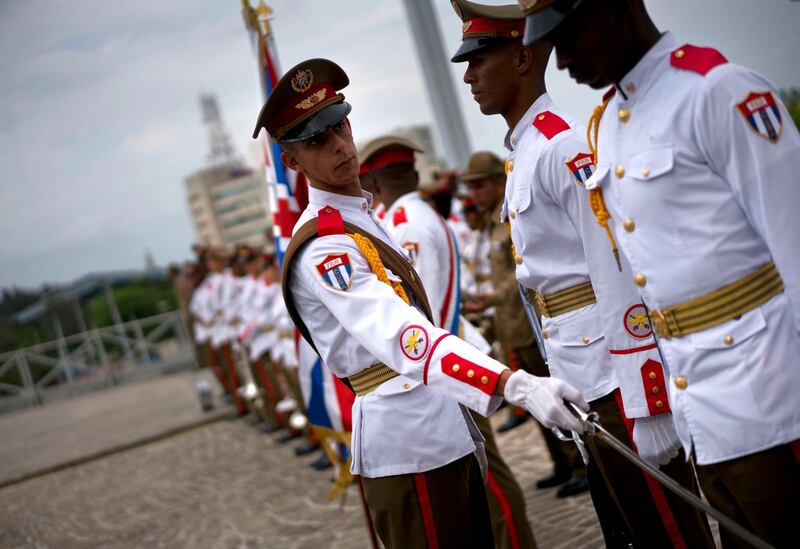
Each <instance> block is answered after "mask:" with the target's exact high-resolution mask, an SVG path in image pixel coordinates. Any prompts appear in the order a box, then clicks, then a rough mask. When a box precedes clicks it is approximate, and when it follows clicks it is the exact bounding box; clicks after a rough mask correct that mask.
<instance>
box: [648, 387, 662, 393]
mask: <svg viewBox="0 0 800 549" xmlns="http://www.w3.org/2000/svg"><path fill="white" fill-rule="evenodd" d="M650 392H651V393H653V394H654V395H657V394H658V393H660V392H661V389H659V388H658V387H653V388H652V389H650Z"/></svg>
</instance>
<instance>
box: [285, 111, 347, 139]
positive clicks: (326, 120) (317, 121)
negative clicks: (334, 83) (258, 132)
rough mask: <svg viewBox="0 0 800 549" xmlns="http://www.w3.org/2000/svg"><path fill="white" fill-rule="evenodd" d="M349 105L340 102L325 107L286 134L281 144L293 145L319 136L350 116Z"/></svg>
mask: <svg viewBox="0 0 800 549" xmlns="http://www.w3.org/2000/svg"><path fill="white" fill-rule="evenodd" d="M351 108H352V107H350V103H348V102H347V101H342V102H341V103H334V104H333V105H330V106H328V107H325V108H324V109H322V110H321V111H319V112H318V113H317V114H315V115H314V116H312V117H311V118H309V119H308V120H306V121H305V122H303V123H302V124H299V125H297V126H295V127H294V128H292V129H291V130H289V131H288V132H286V134H285V135H284V136H283V137H282V138H281V139H280V141H281V142H282V143H293V142H296V141H304V140H306V139H309V138H311V137H314V136H315V135H319V134H321V133H322V132H324V131H325V130H327V129H329V128H330V127H331V126H334V125H336V124H338V123H339V122H341V121H342V120H344V119H345V117H346V116H347V115H348V114H350V109H351Z"/></svg>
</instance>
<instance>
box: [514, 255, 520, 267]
mask: <svg viewBox="0 0 800 549" xmlns="http://www.w3.org/2000/svg"><path fill="white" fill-rule="evenodd" d="M514 263H516V264H517V265H522V256H521V255H515V256H514Z"/></svg>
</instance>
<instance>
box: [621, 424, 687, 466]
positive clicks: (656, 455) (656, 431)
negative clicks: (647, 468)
mask: <svg viewBox="0 0 800 549" xmlns="http://www.w3.org/2000/svg"><path fill="white" fill-rule="evenodd" d="M633 443H634V444H636V450H637V451H638V453H639V457H641V458H642V459H643V460H645V461H646V462H648V463H650V464H651V465H666V464H667V463H669V462H670V461H672V459H673V458H675V457H676V456H677V455H678V450H680V447H681V442H680V440H679V439H678V433H677V431H675V423H673V421H672V414H659V415H657V416H650V417H637V418H636V419H634V420H633Z"/></svg>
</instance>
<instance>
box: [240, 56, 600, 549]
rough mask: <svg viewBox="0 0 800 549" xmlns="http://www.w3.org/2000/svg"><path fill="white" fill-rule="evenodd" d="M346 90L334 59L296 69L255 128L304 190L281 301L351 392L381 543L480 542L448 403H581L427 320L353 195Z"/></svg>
mask: <svg viewBox="0 0 800 549" xmlns="http://www.w3.org/2000/svg"><path fill="white" fill-rule="evenodd" d="M348 83H349V80H348V78H347V75H346V74H345V73H344V71H342V69H341V68H339V67H338V66H337V65H336V64H335V63H332V62H331V61H327V60H324V59H312V60H309V61H304V62H302V63H300V64H299V65H297V66H295V67H293V68H291V69H289V70H288V71H287V73H286V75H285V76H284V77H283V78H282V79H281V80H280V82H279V83H278V84H277V86H276V87H275V89H274V91H273V92H272V94H271V95H270V98H269V100H268V101H267V103H266V104H265V105H264V107H263V108H262V110H261V113H260V114H259V119H258V122H257V124H256V131H255V135H257V134H258V131H259V130H260V129H261V128H262V127H266V129H267V131H268V132H269V134H270V135H271V136H272V138H273V139H275V140H276V141H278V142H279V143H280V144H281V146H282V147H283V149H284V150H283V154H282V159H283V161H284V164H285V165H287V166H289V167H290V168H291V169H294V170H296V171H303V172H304V173H305V175H306V177H307V178H308V180H309V185H310V186H309V206H308V208H307V209H306V210H305V212H304V213H303V214H302V216H301V218H300V221H299V222H298V225H297V226H296V227H295V233H294V236H293V239H292V242H291V243H290V245H289V250H287V255H286V259H285V262H284V271H283V273H284V280H285V286H284V294H285V296H286V297H287V299H288V300H291V301H290V302H288V303H287V306H288V307H289V310H290V312H292V315H293V319H294V320H295V322H296V324H297V326H298V328H299V329H300V330H301V333H303V335H304V337H306V338H307V339H308V341H309V343H311V344H312V345H313V346H314V347H315V348H316V350H317V351H318V352H319V354H320V356H321V358H322V359H323V362H324V363H325V365H326V366H327V367H329V368H330V369H331V370H332V371H333V372H334V373H335V374H336V375H338V376H339V377H341V378H346V379H347V380H348V382H349V383H350V385H351V386H352V387H353V388H354V390H355V392H356V394H357V395H358V396H357V397H356V400H355V404H354V406H353V432H352V453H353V459H352V472H353V473H354V474H357V475H361V476H362V477H363V487H364V493H365V499H366V503H367V505H368V507H369V509H370V513H371V515H372V518H373V522H374V525H375V528H376V530H377V532H378V535H379V536H380V537H381V539H382V541H383V542H384V545H385V546H387V547H420V546H425V544H428V545H429V546H430V545H433V546H436V545H446V546H458V547H487V546H491V544H492V534H491V525H490V521H489V513H488V509H487V505H486V496H485V492H484V489H483V486H482V482H481V478H480V473H479V469H478V462H477V461H476V460H475V458H474V457H473V453H474V452H475V450H476V441H477V442H480V440H479V438H478V439H476V438H475V431H474V425H471V421H469V415H468V414H465V413H464V412H463V410H462V408H461V406H460V405H459V404H458V402H461V403H463V404H464V405H466V406H469V407H470V408H472V409H473V410H475V411H477V412H479V413H481V414H484V415H486V414H489V413H491V412H493V411H494V410H495V409H496V408H497V406H498V405H499V404H500V400H501V398H502V397H503V396H505V398H506V399H507V400H509V401H511V402H512V403H515V404H518V405H522V406H525V407H526V408H527V409H528V410H529V411H530V412H531V413H532V414H533V415H534V416H535V417H537V419H539V420H540V421H542V422H543V423H545V424H546V425H562V426H565V427H570V426H571V427H577V428H578V429H580V426H579V425H578V424H577V422H576V421H575V419H574V417H573V416H571V414H570V413H569V412H568V411H567V409H566V407H565V406H564V404H563V399H565V398H566V399H568V400H570V401H574V402H576V403H577V404H578V405H579V406H582V407H585V406H586V403H585V401H584V400H583V398H582V397H581V396H580V394H579V393H578V391H576V390H575V389H574V388H572V387H571V386H569V385H568V384H566V383H564V382H562V381H560V380H555V379H547V378H537V377H535V376H531V375H529V374H527V373H525V372H515V373H514V374H513V375H511V373H510V371H509V370H508V369H507V368H506V367H505V366H503V365H502V364H500V363H499V362H497V361H495V360H493V359H491V358H489V357H488V356H486V355H484V354H482V353H481V352H479V351H477V350H476V349H475V348H474V347H472V346H470V345H469V344H467V343H465V342H464V341H462V340H460V339H459V338H457V337H455V336H453V335H451V334H450V333H449V332H448V331H447V330H445V329H442V328H437V327H436V326H435V325H434V324H433V323H432V322H431V319H432V318H433V315H432V314H431V313H430V307H429V306H428V305H427V299H426V297H425V291H424V288H422V286H421V284H420V283H419V277H418V275H417V274H416V273H414V271H413V269H412V268H411V267H410V265H409V264H408V263H407V262H406V260H405V259H404V258H403V256H402V255H401V253H400V252H399V246H398V245H396V243H395V242H394V241H393V239H392V238H391V237H390V235H389V234H388V233H387V232H386V231H385V229H384V228H383V227H381V225H380V223H379V222H378V220H377V218H375V217H374V213H373V211H372V209H371V206H372V197H371V196H370V195H368V194H365V193H363V192H362V191H361V187H360V184H359V181H358V173H359V164H358V161H357V158H356V150H355V146H354V145H353V138H352V134H351V132H350V125H349V121H348V120H347V118H346V116H347V114H348V113H349V112H350V105H349V104H347V103H346V102H344V96H343V95H342V94H341V93H338V90H340V89H342V88H344V87H345V86H346V85H347V84H348ZM350 231H353V232H350ZM378 250H380V251H378ZM295 254H296V255H295ZM386 263H388V264H389V265H391V268H390V269H387V268H386V267H385V265H386ZM411 304H413V305H411ZM417 307H419V309H418V308H417ZM421 311H424V313H425V314H423V312H421ZM477 436H478V437H479V433H478V435H477Z"/></svg>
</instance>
